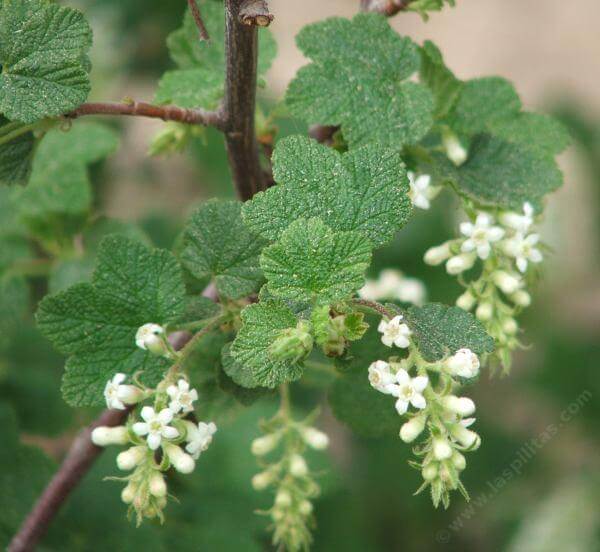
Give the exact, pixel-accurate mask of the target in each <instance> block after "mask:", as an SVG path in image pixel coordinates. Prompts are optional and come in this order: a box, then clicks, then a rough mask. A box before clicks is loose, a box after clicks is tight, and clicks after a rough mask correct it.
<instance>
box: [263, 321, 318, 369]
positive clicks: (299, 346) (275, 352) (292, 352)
mask: <svg viewBox="0 0 600 552" xmlns="http://www.w3.org/2000/svg"><path fill="white" fill-rule="evenodd" d="M312 348H313V337H312V335H311V334H310V324H309V323H308V322H306V320H300V321H299V322H298V325H297V326H296V327H295V328H287V329H285V330H282V331H281V332H280V333H279V335H278V337H277V338H276V339H275V341H273V343H272V344H271V346H270V347H269V355H270V357H271V358H272V359H273V360H276V361H283V360H289V361H290V362H298V361H300V360H302V359H303V358H304V357H306V356H307V355H308V354H309V353H310V352H311V351H312Z"/></svg>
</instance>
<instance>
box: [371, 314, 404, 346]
mask: <svg viewBox="0 0 600 552" xmlns="http://www.w3.org/2000/svg"><path fill="white" fill-rule="evenodd" d="M402 318H403V317H402V315H401V314H399V315H398V316H394V318H392V319H391V320H390V321H389V322H386V321H385V320H382V321H381V322H380V323H379V326H378V327H377V330H378V331H379V332H380V333H382V334H383V336H382V337H381V342H382V343H383V344H384V345H387V346H388V347H391V346H392V345H396V347H400V348H401V349H406V348H407V347H408V345H409V343H410V342H409V340H408V337H409V336H410V335H411V333H412V332H411V331H410V329H409V328H408V326H407V325H406V324H404V323H401V322H400V321H401V320H402Z"/></svg>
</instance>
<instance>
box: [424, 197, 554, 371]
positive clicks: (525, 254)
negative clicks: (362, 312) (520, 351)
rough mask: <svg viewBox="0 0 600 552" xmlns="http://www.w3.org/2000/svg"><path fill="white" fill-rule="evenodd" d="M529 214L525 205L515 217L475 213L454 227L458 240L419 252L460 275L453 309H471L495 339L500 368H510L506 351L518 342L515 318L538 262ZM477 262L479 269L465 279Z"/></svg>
mask: <svg viewBox="0 0 600 552" xmlns="http://www.w3.org/2000/svg"><path fill="white" fill-rule="evenodd" d="M533 224H534V210H533V207H532V206H531V205H530V204H529V203H525V204H524V205H523V210H522V212H521V213H517V212H513V211H503V212H499V213H495V214H492V213H488V212H479V213H477V214H476V215H475V216H474V220H473V221H470V222H463V223H462V224H461V225H460V233H461V235H462V236H461V238H458V239H454V240H450V241H447V242H445V243H443V244H441V245H439V246H436V247H432V248H431V249H429V250H428V251H427V252H426V253H425V258H424V259H425V262H426V263H427V264H430V265H439V264H442V263H444V262H445V263H446V271H447V272H448V273H449V274H451V275H456V276H459V277H460V281H461V283H462V284H463V285H464V286H465V288H466V290H465V292H464V293H463V294H462V295H461V296H460V297H459V298H458V299H457V301H456V304H457V306H459V307H461V308H462V309H464V310H467V311H470V310H473V309H474V310H475V315H476V316H477V318H479V320H481V321H482V322H483V323H484V325H485V326H486V330H487V331H488V333H489V334H490V335H491V336H492V337H494V339H495V340H496V344H497V347H496V353H495V354H496V355H497V358H498V360H499V361H500V362H501V364H502V365H503V366H504V369H505V370H508V369H509V368H510V353H511V351H512V350H514V349H515V348H517V347H518V346H519V345H520V344H519V341H518V339H517V337H516V335H517V333H518V330H519V327H518V324H517V321H516V319H515V316H516V315H517V314H518V313H519V311H520V309H522V308H524V307H527V306H528V305H529V304H530V302H531V297H530V295H529V293H528V292H527V290H526V285H527V277H528V275H529V274H530V273H531V267H532V266H533V265H536V264H538V263H540V262H541V261H542V260H543V255H542V252H541V251H540V249H539V247H538V243H539V235H538V234H537V233H534V232H531V229H532V226H533ZM477 261H480V262H481V270H480V271H479V272H478V273H477V274H476V277H474V278H471V279H468V278H465V273H467V271H469V270H471V269H472V268H473V267H474V266H475V264H476V263H477Z"/></svg>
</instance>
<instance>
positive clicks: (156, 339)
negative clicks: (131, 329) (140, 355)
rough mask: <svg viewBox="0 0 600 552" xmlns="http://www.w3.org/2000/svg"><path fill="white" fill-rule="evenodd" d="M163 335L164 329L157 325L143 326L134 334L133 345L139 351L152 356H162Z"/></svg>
mask: <svg viewBox="0 0 600 552" xmlns="http://www.w3.org/2000/svg"><path fill="white" fill-rule="evenodd" d="M164 333H165V329H164V328H163V327H162V326H159V325H158V324H153V323H149V324H144V325H143V326H141V327H140V328H139V329H138V331H137V333H136V334H135V344H136V345H137V346H138V347H139V348H140V349H144V350H147V351H150V352H152V353H154V354H162V353H164V352H165V344H164V342H163V338H162V336H163V334H164Z"/></svg>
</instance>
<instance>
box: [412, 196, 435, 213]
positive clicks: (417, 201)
mask: <svg viewBox="0 0 600 552" xmlns="http://www.w3.org/2000/svg"><path fill="white" fill-rule="evenodd" d="M413 204H414V205H415V207H418V208H419V209H425V210H427V209H429V207H431V204H430V202H429V200H428V199H427V198H426V197H425V196H424V195H422V194H418V195H415V197H414V198H413Z"/></svg>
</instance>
